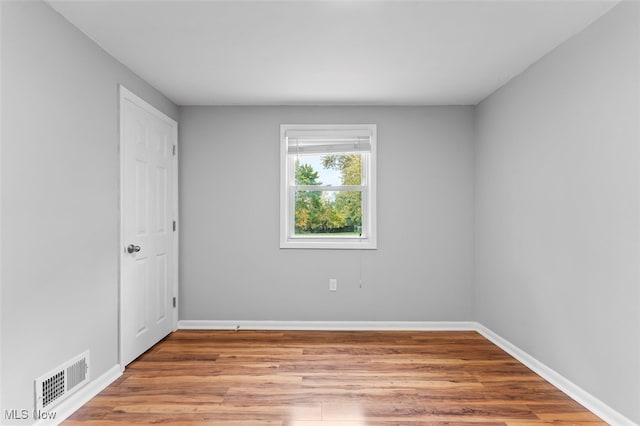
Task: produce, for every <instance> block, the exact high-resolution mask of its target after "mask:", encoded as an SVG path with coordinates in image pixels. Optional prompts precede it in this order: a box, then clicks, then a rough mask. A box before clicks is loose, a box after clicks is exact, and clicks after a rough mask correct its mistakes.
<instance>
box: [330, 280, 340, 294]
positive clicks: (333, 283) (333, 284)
mask: <svg viewBox="0 0 640 426" xmlns="http://www.w3.org/2000/svg"><path fill="white" fill-rule="evenodd" d="M337 289H338V280H337V279H335V278H329V291H336V290H337Z"/></svg>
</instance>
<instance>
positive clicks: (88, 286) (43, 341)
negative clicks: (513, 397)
mask: <svg viewBox="0 0 640 426" xmlns="http://www.w3.org/2000/svg"><path fill="white" fill-rule="evenodd" d="M1 3H2V117H1V119H2V165H1V167H2V169H1V170H2V228H1V230H2V243H3V248H4V250H3V252H2V272H1V274H2V275H1V278H2V293H3V294H2V306H1V315H2V321H1V324H2V330H1V337H2V368H1V375H2V380H1V382H2V384H1V386H2V398H3V400H2V409H3V410H4V409H32V408H33V380H34V379H35V378H36V377H38V376H40V375H41V374H44V373H46V372H47V371H48V370H50V369H52V368H54V367H56V366H57V365H59V364H60V363H61V362H63V361H66V360H68V359H69V358H71V357H73V356H75V355H77V354H79V353H80V352H82V351H84V350H85V349H90V350H91V357H92V358H91V361H92V367H93V368H92V369H91V375H92V377H94V378H96V377H98V376H100V375H101V374H103V373H105V372H106V371H107V370H108V369H109V368H111V367H113V366H114V365H115V364H116V363H117V351H118V340H117V336H118V328H117V327H118V314H117V312H118V300H117V295H118V292H117V290H118V253H119V247H118V244H119V243H118V235H119V228H118V226H119V225H118V222H119V211H118V187H119V159H120V157H119V154H118V143H119V139H118V83H123V84H124V85H125V86H126V87H128V88H129V89H130V90H132V91H134V92H136V93H137V94H139V95H140V96H142V97H143V98H145V99H147V100H148V101H150V102H152V103H153V104H155V105H156V106H157V107H158V108H160V109H161V110H163V111H164V112H165V113H167V114H168V115H171V116H173V117H177V115H178V111H177V108H176V106H175V105H173V104H172V103H170V102H169V101H168V100H167V99H165V98H164V97H162V96H161V95H160V94H159V93H158V92H156V91H155V90H154V89H153V88H151V87H150V86H149V85H147V84H146V83H144V82H143V81H142V80H140V79H139V78H137V77H136V76H135V75H133V74H132V73H131V72H130V71H129V70H127V69H126V68H125V67H124V66H122V65H121V64H120V63H118V62H116V61H115V60H114V59H113V58H112V57H111V56H109V55H108V54H107V53H106V52H104V51H103V50H101V49H100V48H99V47H97V46H96V45H95V44H94V43H93V42H92V41H91V40H89V39H88V38H87V37H86V36H84V35H83V34H82V33H81V32H80V31H79V30H77V29H76V28H75V27H73V26H72V25H71V24H69V23H68V22H67V21H66V20H64V19H63V18H62V17H61V16H60V15H58V14H57V13H56V12H54V11H53V10H52V9H50V8H49V7H48V6H47V5H45V4H44V3H41V2H20V3H17V2H4V1H3V2H1ZM0 415H3V411H0ZM0 423H3V424H4V420H0Z"/></svg>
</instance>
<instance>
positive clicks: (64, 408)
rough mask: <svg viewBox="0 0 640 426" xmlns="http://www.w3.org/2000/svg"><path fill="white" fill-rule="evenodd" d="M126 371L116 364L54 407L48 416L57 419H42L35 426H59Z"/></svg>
mask: <svg viewBox="0 0 640 426" xmlns="http://www.w3.org/2000/svg"><path fill="white" fill-rule="evenodd" d="M123 371H124V369H123V368H122V367H121V366H120V364H116V365H114V366H113V367H111V368H110V369H109V370H108V371H107V372H106V373H104V374H103V375H102V376H100V377H98V378H97V379H95V380H93V381H91V382H89V383H87V384H86V385H85V386H84V387H83V388H82V389H79V390H78V391H77V392H76V393H74V394H73V395H71V396H69V399H67V400H66V401H62V402H61V403H60V404H59V405H57V406H55V407H53V408H52V409H51V410H49V411H48V414H49V415H50V414H54V413H55V418H53V419H50V420H44V419H40V420H38V421H36V422H35V423H34V426H44V425H46V426H57V425H59V424H60V423H62V422H63V421H65V420H66V419H67V418H69V417H70V416H71V415H72V414H73V413H75V412H76V411H77V410H78V409H79V408H80V407H82V406H83V405H84V404H86V403H87V402H89V400H91V398H93V397H94V396H96V395H97V394H99V393H100V392H101V391H102V390H104V389H105V388H106V387H107V386H109V385H110V384H111V383H113V382H114V381H115V380H116V379H117V378H118V377H120V376H121V375H122V372H123Z"/></svg>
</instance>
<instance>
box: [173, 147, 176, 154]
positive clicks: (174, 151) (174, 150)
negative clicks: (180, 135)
mask: <svg viewBox="0 0 640 426" xmlns="http://www.w3.org/2000/svg"><path fill="white" fill-rule="evenodd" d="M173 155H174V156H175V155H176V146H175V145H174V146H173Z"/></svg>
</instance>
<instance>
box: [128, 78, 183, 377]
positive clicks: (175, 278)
mask: <svg viewBox="0 0 640 426" xmlns="http://www.w3.org/2000/svg"><path fill="white" fill-rule="evenodd" d="M118 89H119V90H118V92H119V108H120V113H119V120H120V121H119V128H120V129H119V133H120V143H119V145H118V148H119V151H120V188H119V191H120V192H119V197H118V198H119V210H120V238H119V241H118V364H119V365H120V369H121V370H124V367H125V366H124V365H123V359H124V342H123V334H124V333H123V318H122V306H123V302H124V301H123V299H122V298H123V290H122V285H123V283H122V251H123V250H124V247H125V245H126V242H125V240H124V226H123V225H124V209H123V207H122V206H123V205H124V200H123V194H124V191H123V189H124V184H125V181H124V167H123V165H124V126H123V123H124V106H123V104H124V102H125V100H128V101H131V102H132V103H134V104H135V105H136V106H139V107H140V108H142V109H144V110H145V111H146V112H148V113H150V114H151V115H153V116H155V117H157V118H159V119H161V120H162V121H164V122H166V123H167V124H169V125H170V126H171V127H172V128H173V139H174V145H175V148H174V155H173V170H174V173H173V182H172V185H173V208H172V210H173V220H174V221H175V223H176V228H175V232H174V238H173V253H174V256H173V263H174V264H173V286H172V287H173V297H174V300H175V301H176V305H175V308H174V309H173V331H176V330H177V329H178V303H177V300H178V290H179V285H178V284H179V282H178V259H179V256H178V246H179V245H178V240H179V232H180V228H179V227H178V226H177V224H179V222H178V123H177V122H176V121H175V120H174V119H172V118H171V117H169V116H168V115H166V114H164V113H163V112H161V111H160V110H158V109H157V108H155V107H154V106H153V105H151V104H150V103H148V102H147V101H145V100H144V99H142V98H141V97H139V96H137V95H136V94H134V93H133V92H132V91H130V90H129V89H127V88H126V87H124V86H123V85H121V84H120V85H118Z"/></svg>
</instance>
